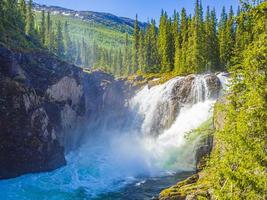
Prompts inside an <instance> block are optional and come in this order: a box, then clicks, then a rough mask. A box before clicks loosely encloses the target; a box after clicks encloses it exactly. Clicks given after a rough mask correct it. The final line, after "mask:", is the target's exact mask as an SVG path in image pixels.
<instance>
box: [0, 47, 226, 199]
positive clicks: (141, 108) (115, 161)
mask: <svg viewBox="0 0 267 200" xmlns="http://www.w3.org/2000/svg"><path fill="white" fill-rule="evenodd" d="M0 63H2V66H3V67H2V68H1V73H0V85H1V87H0V88H1V89H0V94H1V101H0V105H1V106H0V109H1V112H0V113H1V114H0V115H1V116H0V117H1V122H0V129H1V134H0V137H1V146H0V148H1V153H0V154H1V156H0V168H1V170H0V172H1V174H0V178H1V179H6V178H14V177H17V178H15V179H9V180H2V181H0V190H1V194H0V199H4V198H8V199H47V198H49V199H101V198H104V197H105V198H107V197H110V198H111V199H150V198H152V197H154V196H157V195H158V194H159V192H160V191H161V190H162V189H163V188H165V187H168V186H170V185H172V184H174V183H176V182H177V180H182V179H184V178H186V177H188V176H189V175H190V174H192V173H193V172H194V171H195V170H196V161H198V160H199V158H198V157H197V156H196V155H198V156H203V155H207V154H208V153H209V151H210V150H211V148H212V141H210V140H211V139H207V138H205V139H203V137H202V136H201V135H199V136H197V137H196V138H194V139H193V140H191V141H190V140H188V139H186V138H187V137H186V136H187V135H188V134H189V133H190V131H192V130H194V129H196V128H198V127H199V126H201V125H202V124H203V123H205V122H206V121H208V120H209V119H210V118H212V110H213V105H214V103H215V101H216V100H217V98H218V97H219V96H220V95H221V92H222V90H223V88H222V86H223V85H224V82H225V80H226V79H227V78H226V76H225V75H224V74H219V75H217V76H216V75H214V74H203V75H189V76H185V77H176V78H174V79H171V80H169V81H167V82H166V83H164V84H159V85H155V86H153V84H150V83H148V85H145V86H140V87H138V88H136V87H135V88H133V86H132V85H131V83H130V82H128V81H126V80H124V79H114V78H113V77H112V76H110V75H108V74H105V73H103V72H101V71H93V72H90V73H88V72H84V71H83V70H82V69H80V68H78V67H76V66H73V65H70V64H67V63H65V62H62V61H59V60H58V59H57V58H53V57H51V56H50V55H49V54H47V55H46V54H44V53H42V54H41V53H38V52H34V53H33V52H26V53H25V52H20V51H14V50H9V49H8V48H5V47H1V48H0ZM44 77H45V78H44ZM152 81H153V80H152ZM200 151H201V152H200ZM56 168H58V169H57V170H55V169H56ZM52 170H54V171H52ZM49 171H50V172H49ZM36 172H38V173H36ZM28 173H34V174H28ZM25 174H26V175H25ZM20 175H23V176H20ZM18 176H19V177H18ZM147 184H148V185H147ZM148 188H149V189H148ZM146 189H148V190H146ZM105 195H107V196H105ZM136 195H139V196H136ZM140 195H141V196H140ZM51 197H52V198H51Z"/></svg>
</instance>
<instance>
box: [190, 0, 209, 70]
mask: <svg viewBox="0 0 267 200" xmlns="http://www.w3.org/2000/svg"><path fill="white" fill-rule="evenodd" d="M190 31H191V36H190V37H191V38H190V41H191V45H192V51H191V53H190V52H188V54H187V57H188V58H189V59H190V62H189V63H190V65H192V66H191V73H197V72H202V71H204V70H205V68H206V66H205V61H204V59H205V52H204V47H205V44H204V42H205V41H204V39H205V38H204V24H203V9H202V5H201V3H200V2H199V0H196V4H195V15H194V17H193V19H192V24H191V28H190ZM190 54H191V55H190Z"/></svg>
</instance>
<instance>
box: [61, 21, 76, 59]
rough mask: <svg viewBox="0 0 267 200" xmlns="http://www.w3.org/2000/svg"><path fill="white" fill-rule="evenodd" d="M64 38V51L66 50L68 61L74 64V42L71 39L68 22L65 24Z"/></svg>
mask: <svg viewBox="0 0 267 200" xmlns="http://www.w3.org/2000/svg"><path fill="white" fill-rule="evenodd" d="M63 36H64V49H65V51H66V52H65V57H66V59H67V61H69V62H73V59H74V57H73V56H74V48H73V44H72V41H71V39H70V34H69V25H68V22H67V21H66V22H65V24H64V32H63Z"/></svg>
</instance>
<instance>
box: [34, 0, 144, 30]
mask: <svg viewBox="0 0 267 200" xmlns="http://www.w3.org/2000/svg"><path fill="white" fill-rule="evenodd" d="M34 10H36V11H42V10H45V11H47V12H48V11H50V12H51V14H53V15H63V16H69V17H73V18H77V19H80V20H83V21H87V22H93V23H98V24H102V25H104V26H108V27H112V28H120V30H121V31H124V32H129V33H131V29H133V27H134V20H133V19H130V18H126V17H118V16H116V15H113V14H110V13H104V12H93V11H76V10H71V9H67V8H62V7H59V6H47V5H40V4H37V3H34ZM146 25H147V23H142V22H139V26H140V28H141V29H144V28H145V27H146Z"/></svg>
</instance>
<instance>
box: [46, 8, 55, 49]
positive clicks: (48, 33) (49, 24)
mask: <svg viewBox="0 0 267 200" xmlns="http://www.w3.org/2000/svg"><path fill="white" fill-rule="evenodd" d="M52 37H53V33H52V21H51V17H50V12H48V13H47V16H46V27H45V46H46V48H47V49H48V50H49V51H50V52H52V50H53V38H52Z"/></svg>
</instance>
